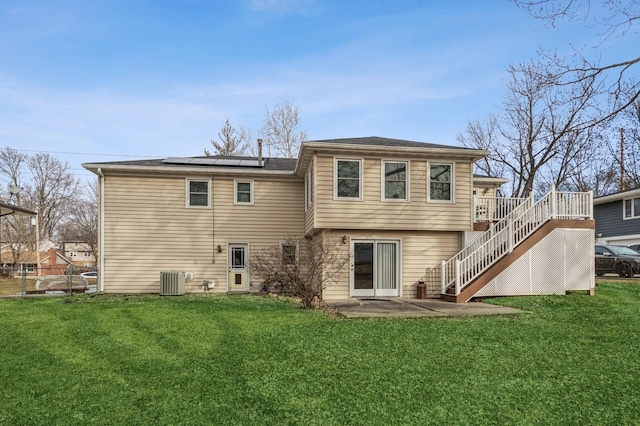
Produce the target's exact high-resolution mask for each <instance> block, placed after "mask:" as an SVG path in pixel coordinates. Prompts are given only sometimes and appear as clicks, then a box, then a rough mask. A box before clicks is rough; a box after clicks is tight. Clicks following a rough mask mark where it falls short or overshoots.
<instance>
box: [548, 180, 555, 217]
mask: <svg viewBox="0 0 640 426" xmlns="http://www.w3.org/2000/svg"><path fill="white" fill-rule="evenodd" d="M549 196H550V197H551V218H550V219H555V218H556V186H555V185H551V192H550V193H549Z"/></svg>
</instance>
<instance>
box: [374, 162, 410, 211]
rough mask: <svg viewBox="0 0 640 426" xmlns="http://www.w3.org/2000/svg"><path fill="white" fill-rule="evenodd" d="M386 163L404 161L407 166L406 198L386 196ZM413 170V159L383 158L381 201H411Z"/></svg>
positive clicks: (381, 165)
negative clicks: (411, 172) (410, 174)
mask: <svg viewBox="0 0 640 426" xmlns="http://www.w3.org/2000/svg"><path fill="white" fill-rule="evenodd" d="M385 163H404V164H405V165H406V166H405V167H406V172H405V176H406V178H405V191H404V195H405V198H385V196H384V195H385V183H386V180H385V178H386V176H385ZM410 170H411V161H410V160H391V159H387V160H385V159H382V160H381V161H380V201H382V202H385V203H386V202H389V203H407V202H410V201H411V195H410V192H411V191H410V190H409V188H410V187H411V185H410V182H411V180H410V176H409V173H410Z"/></svg>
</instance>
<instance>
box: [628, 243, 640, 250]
mask: <svg viewBox="0 0 640 426" xmlns="http://www.w3.org/2000/svg"><path fill="white" fill-rule="evenodd" d="M629 248H630V249H634V250H635V251H637V252H640V244H631V245H630V246H629Z"/></svg>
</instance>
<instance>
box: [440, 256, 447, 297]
mask: <svg viewBox="0 0 640 426" xmlns="http://www.w3.org/2000/svg"><path fill="white" fill-rule="evenodd" d="M446 263H447V262H446V261H444V260H443V261H442V263H441V264H440V287H441V289H440V292H441V293H444V292H445V290H446V287H447V274H446V270H447V268H446V267H445V264H446Z"/></svg>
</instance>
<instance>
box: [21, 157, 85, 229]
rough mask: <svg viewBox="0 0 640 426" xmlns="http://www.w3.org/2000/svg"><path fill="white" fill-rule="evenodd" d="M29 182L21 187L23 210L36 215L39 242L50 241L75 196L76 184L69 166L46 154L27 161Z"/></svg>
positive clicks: (76, 181)
mask: <svg viewBox="0 0 640 426" xmlns="http://www.w3.org/2000/svg"><path fill="white" fill-rule="evenodd" d="M27 168H28V174H29V175H30V176H29V177H30V182H29V184H28V185H25V191H24V192H25V195H24V202H25V206H27V207H28V208H30V209H31V210H33V211H35V212H37V213H38V227H39V229H40V239H44V238H47V237H52V236H53V235H54V234H55V231H56V228H57V226H58V225H59V224H61V223H62V222H63V219H64V218H65V216H67V215H68V214H69V210H70V208H71V206H72V204H73V202H74V198H75V197H76V196H77V191H78V180H77V179H76V178H75V177H74V176H73V174H71V171H70V170H69V165H68V164H67V163H66V162H65V163H63V162H61V161H60V160H58V159H56V158H55V157H52V156H51V155H49V154H46V153H37V154H34V155H32V156H29V157H28V159H27Z"/></svg>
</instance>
